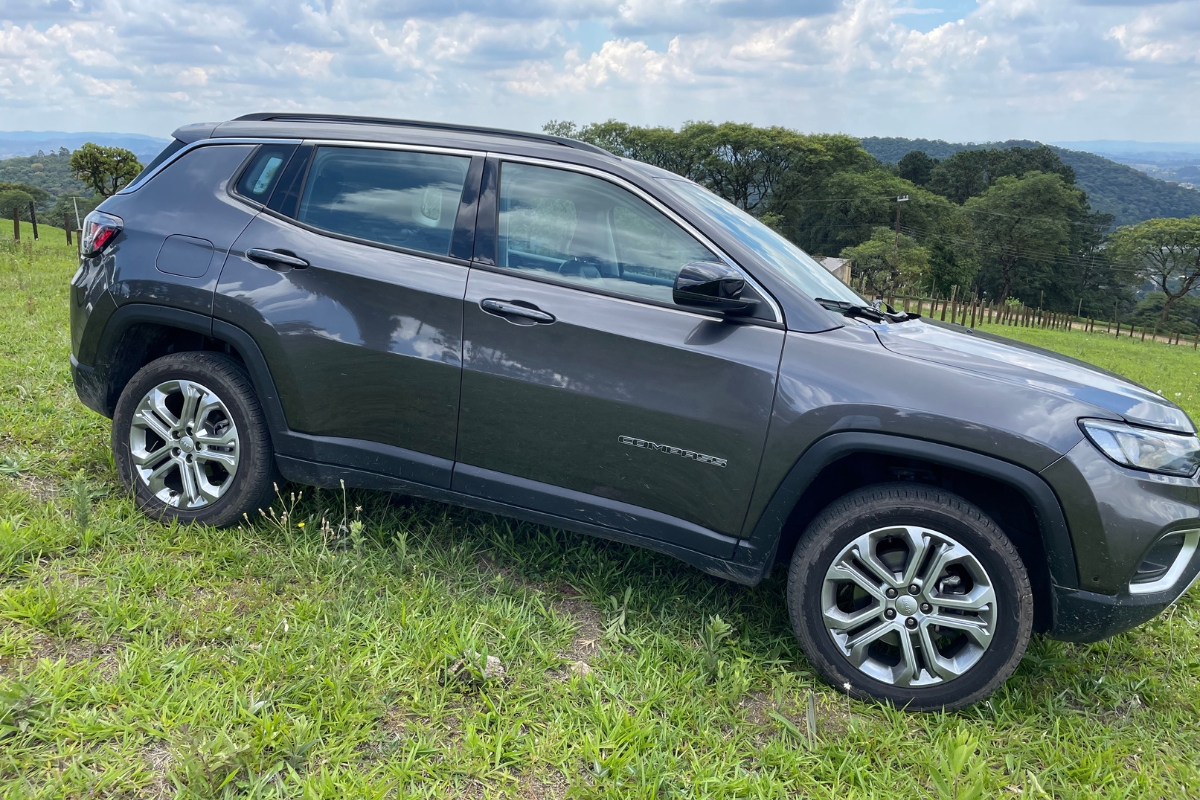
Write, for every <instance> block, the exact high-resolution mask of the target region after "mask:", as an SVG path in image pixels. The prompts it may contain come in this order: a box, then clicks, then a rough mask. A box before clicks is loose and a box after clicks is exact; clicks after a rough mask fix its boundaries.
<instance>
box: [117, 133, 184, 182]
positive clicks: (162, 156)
mask: <svg viewBox="0 0 1200 800" xmlns="http://www.w3.org/2000/svg"><path fill="white" fill-rule="evenodd" d="M184 146H185V145H184V144H183V142H181V141H179V140H178V139H172V140H171V143H170V144H169V145H167V146H166V147H164V148H163V149H162V152H161V153H159V154H158V155H156V156H155V157H154V160H153V161H151V162H150V163H149V164H147V165H146V166H145V167H143V168H142V171H141V172H139V173H138V174H137V177H136V178H134V179H133V180H131V181H130V182H129V183H130V184H134V183H137V182H138V181H140V180H141V179H142V178H144V177H145V176H147V175H149V174H150V173H151V172H153V171H154V170H156V169H158V167H159V165H160V164H162V163H163V162H164V161H166V160H167V159H168V158H170V157H171V156H173V155H175V154H176V153H178V152H179V151H180V150H182V149H183V148H184Z"/></svg>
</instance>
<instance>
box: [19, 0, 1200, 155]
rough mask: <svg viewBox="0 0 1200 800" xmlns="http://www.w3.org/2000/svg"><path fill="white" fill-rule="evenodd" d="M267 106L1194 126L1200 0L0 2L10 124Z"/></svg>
mask: <svg viewBox="0 0 1200 800" xmlns="http://www.w3.org/2000/svg"><path fill="white" fill-rule="evenodd" d="M447 7H449V8H450V9H451V10H450V11H444V10H443V9H446V8H447ZM267 108H270V109H297V110H299V109H304V110H312V111H337V112H345V113H354V112H359V113H369V114H375V115H380V114H383V115H392V116H402V117H418V118H420V117H424V118H432V119H450V120H459V121H465V122H478V123H483V124H493V125H503V126H509V127H519V128H537V127H538V126H540V125H541V124H542V123H543V122H544V121H546V120H548V119H551V118H559V119H564V118H565V119H575V120H577V121H580V122H587V121H593V120H599V119H606V118H609V117H617V118H621V119H627V120H630V121H633V122H643V123H652V124H679V123H680V122H682V121H684V120H686V119H717V120H723V119H735V120H744V121H752V122H759V123H765V124H780V125H787V126H791V127H797V128H800V129H802V130H826V131H828V130H845V131H850V132H854V133H861V134H880V135H888V134H891V135H922V136H935V137H942V138H951V139H974V140H986V139H1004V138H1010V137H1012V138H1021V137H1029V138H1041V139H1050V140H1053V139H1083V138H1143V139H1145V138H1148V137H1150V138H1158V139H1162V138H1172V139H1179V140H1188V139H1197V138H1200V134H1197V131H1200V0H1183V1H1182V2H1174V3H1170V2H1168V3H1151V4H1147V3H1127V4H1122V3H1121V2H1119V1H1118V2H1111V1H1110V0H1109V1H1106V0H1100V2H1090V3H1087V4H1086V5H1085V4H1083V3H1081V2H1072V0H976V2H974V3H972V2H964V0H790V1H789V0H526V1H525V2H517V0H501V1H500V2H484V1H483V0H460V1H459V2H456V3H452V4H445V3H440V2H433V0H402V1H401V2H395V1H389V2H384V0H323V1H322V2H317V1H316V0H236V2H235V0H211V1H210V2H207V3H204V4H195V3H186V2H181V1H180V0H71V2H69V3H67V2H57V1H56V2H50V3H42V4H37V3H5V2H4V0H0V118H2V119H3V122H2V123H0V127H3V128H9V129H14V128H61V129H76V130H79V129H97V128H104V129H110V130H128V131H139V132H146V133H156V134H165V133H167V132H169V131H170V130H171V129H172V128H174V127H175V126H177V125H181V124H185V123H187V122H192V121H196V120H199V119H221V118H228V117H231V116H235V115H237V114H240V113H245V112H247V111H252V110H262V109H267ZM1147 119H1154V120H1155V123H1154V127H1153V128H1152V129H1146V128H1145V127H1144V125H1145V120H1147Z"/></svg>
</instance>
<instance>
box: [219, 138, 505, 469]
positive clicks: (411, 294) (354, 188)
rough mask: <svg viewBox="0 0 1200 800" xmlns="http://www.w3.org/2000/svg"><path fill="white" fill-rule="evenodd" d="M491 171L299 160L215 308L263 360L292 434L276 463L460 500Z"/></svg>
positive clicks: (453, 162) (335, 155)
mask: <svg viewBox="0 0 1200 800" xmlns="http://www.w3.org/2000/svg"><path fill="white" fill-rule="evenodd" d="M481 168H482V159H476V161H475V162H474V166H473V162H472V158H471V156H470V155H466V154H460V153H449V152H429V151H424V152H422V151H412V150H405V149H396V148H387V147H369V146H354V147H350V146H318V147H312V146H306V147H302V148H300V152H299V153H298V154H297V155H296V156H294V157H293V159H292V163H290V164H289V165H288V167H287V169H286V171H285V174H284V175H283V177H282V178H280V179H279V186H278V187H277V188H276V189H275V190H274V193H273V194H272V196H271V199H270V203H269V207H268V209H267V210H266V211H264V212H263V213H261V214H259V215H258V216H257V217H256V218H255V219H254V221H253V222H252V223H251V224H250V225H249V227H248V228H247V229H246V231H245V232H244V233H243V234H242V235H241V236H240V237H239V238H238V240H237V242H236V243H235V245H234V247H233V249H232V251H231V254H230V258H229V260H228V262H227V263H226V266H225V269H224V271H223V273H222V275H221V279H220V281H219V284H218V286H217V292H216V298H215V303H214V316H215V318H216V319H219V320H225V321H228V322H230V323H232V324H235V325H237V326H239V327H241V328H243V329H244V330H246V331H247V332H249V333H250V334H251V335H252V336H253V338H254V339H255V341H256V342H257V343H258V345H259V347H260V348H261V349H262V351H263V354H264V356H265V357H266V360H267V362H268V365H269V368H270V371H271V375H272V377H273V379H274V381H275V384H276V389H277V391H278V395H279V398H280V400H281V403H282V406H283V411H284V415H285V416H286V421H287V426H288V428H289V429H290V433H288V434H287V435H286V436H285V437H284V441H282V442H280V443H277V444H276V447H277V449H278V450H280V452H282V453H284V454H285V455H289V454H290V455H298V456H303V457H307V458H310V459H312V460H317V461H327V462H334V463H343V464H352V465H354V466H357V467H360V468H365V469H370V470H373V471H376V472H382V473H387V474H390V475H394V476H397V477H402V478H406V479H409V480H415V481H418V482H421V483H429V484H433V485H438V486H442V487H448V486H449V482H450V470H451V466H452V462H453V458H454V448H455V437H456V430H457V424H458V406H459V385H460V372H461V351H462V342H461V333H462V298H463V293H464V291H465V288H466V283H467V272H468V270H467V266H466V264H467V260H466V259H465V258H463V257H462V256H463V255H469V253H470V249H471V236H472V235H473V228H474V222H475V198H476V196H477V194H478V190H477V186H478V180H479V174H480V171H481ZM249 169H250V172H253V171H254V169H255V167H254V165H253V164H252V165H251V167H250V168H249ZM258 183H261V182H258ZM258 183H256V182H255V180H254V179H253V175H251V176H250V178H249V179H247V178H243V180H242V181H241V182H239V186H240V187H243V189H242V190H243V191H244V192H247V193H250V194H252V193H253V189H254V187H255V186H256V185H258ZM464 232H465V233H464Z"/></svg>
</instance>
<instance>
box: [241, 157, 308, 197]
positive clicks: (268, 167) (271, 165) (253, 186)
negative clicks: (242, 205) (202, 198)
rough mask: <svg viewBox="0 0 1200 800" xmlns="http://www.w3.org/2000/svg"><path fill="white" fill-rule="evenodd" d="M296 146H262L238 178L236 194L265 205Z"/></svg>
mask: <svg viewBox="0 0 1200 800" xmlns="http://www.w3.org/2000/svg"><path fill="white" fill-rule="evenodd" d="M295 150H296V145H294V144H288V145H278V144H269V145H264V146H262V147H260V148H258V150H256V151H255V152H254V156H253V158H251V159H250V165H249V166H247V167H246V169H245V170H244V171H243V172H242V176H241V177H240V178H238V182H237V190H236V191H237V193H238V194H240V195H241V196H242V197H245V198H248V199H250V200H254V201H255V202H258V203H266V202H267V199H268V198H269V197H270V196H271V191H272V190H273V189H274V188H275V184H276V183H278V182H279V176H280V175H281V174H282V173H283V168H284V167H285V166H287V162H288V159H289V158H291V157H292V153H293V152H295Z"/></svg>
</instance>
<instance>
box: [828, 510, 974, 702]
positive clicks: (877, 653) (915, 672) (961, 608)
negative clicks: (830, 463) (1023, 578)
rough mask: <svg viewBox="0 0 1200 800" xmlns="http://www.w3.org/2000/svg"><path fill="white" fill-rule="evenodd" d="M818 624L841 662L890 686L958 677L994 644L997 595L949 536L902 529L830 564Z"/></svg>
mask: <svg viewBox="0 0 1200 800" xmlns="http://www.w3.org/2000/svg"><path fill="white" fill-rule="evenodd" d="M821 608H822V617H823V620H824V623H825V627H826V629H827V630H828V632H829V635H830V636H831V637H832V638H833V641H834V643H835V644H836V645H837V647H838V648H839V650H840V651H841V653H842V655H844V656H845V657H846V659H847V660H848V661H849V662H850V663H851V664H852V665H853V666H854V667H855V668H857V669H858V670H859V671H861V672H863V673H864V674H866V675H867V676H869V677H871V678H873V679H875V680H877V681H881V682H883V683H887V684H891V685H893V686H905V687H920V686H932V685H936V684H940V683H944V682H946V681H951V680H954V679H955V678H958V677H960V676H962V675H963V674H964V673H966V672H967V671H968V670H969V669H971V668H972V667H973V666H975V664H977V663H978V662H979V660H980V658H982V657H983V654H984V653H985V652H986V651H987V649H988V646H989V645H990V644H991V641H992V637H993V635H994V633H995V624H996V612H997V607H996V592H995V590H994V588H993V585H992V581H991V579H990V578H989V576H988V574H987V571H986V570H985V569H984V568H983V565H982V564H981V563H980V562H979V559H978V558H976V557H975V555H974V554H972V553H971V552H970V551H969V550H968V549H967V548H966V547H964V546H963V545H962V544H961V543H959V542H958V541H956V540H955V539H954V538H953V537H951V536H948V535H947V534H944V533H940V532H938V531H934V530H930V529H928V528H923V527H918V526H910V525H902V526H891V527H886V528H879V529H877V530H873V531H870V532H869V533H865V534H863V535H861V536H859V537H858V538H856V539H855V540H854V541H852V542H851V543H850V544H848V545H847V546H846V547H845V548H843V549H842V551H841V552H840V553H838V555H837V556H836V557H835V558H834V559H833V562H832V563H831V564H830V566H829V568H828V570H826V573H825V579H824V582H823V584H822V587H821Z"/></svg>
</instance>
